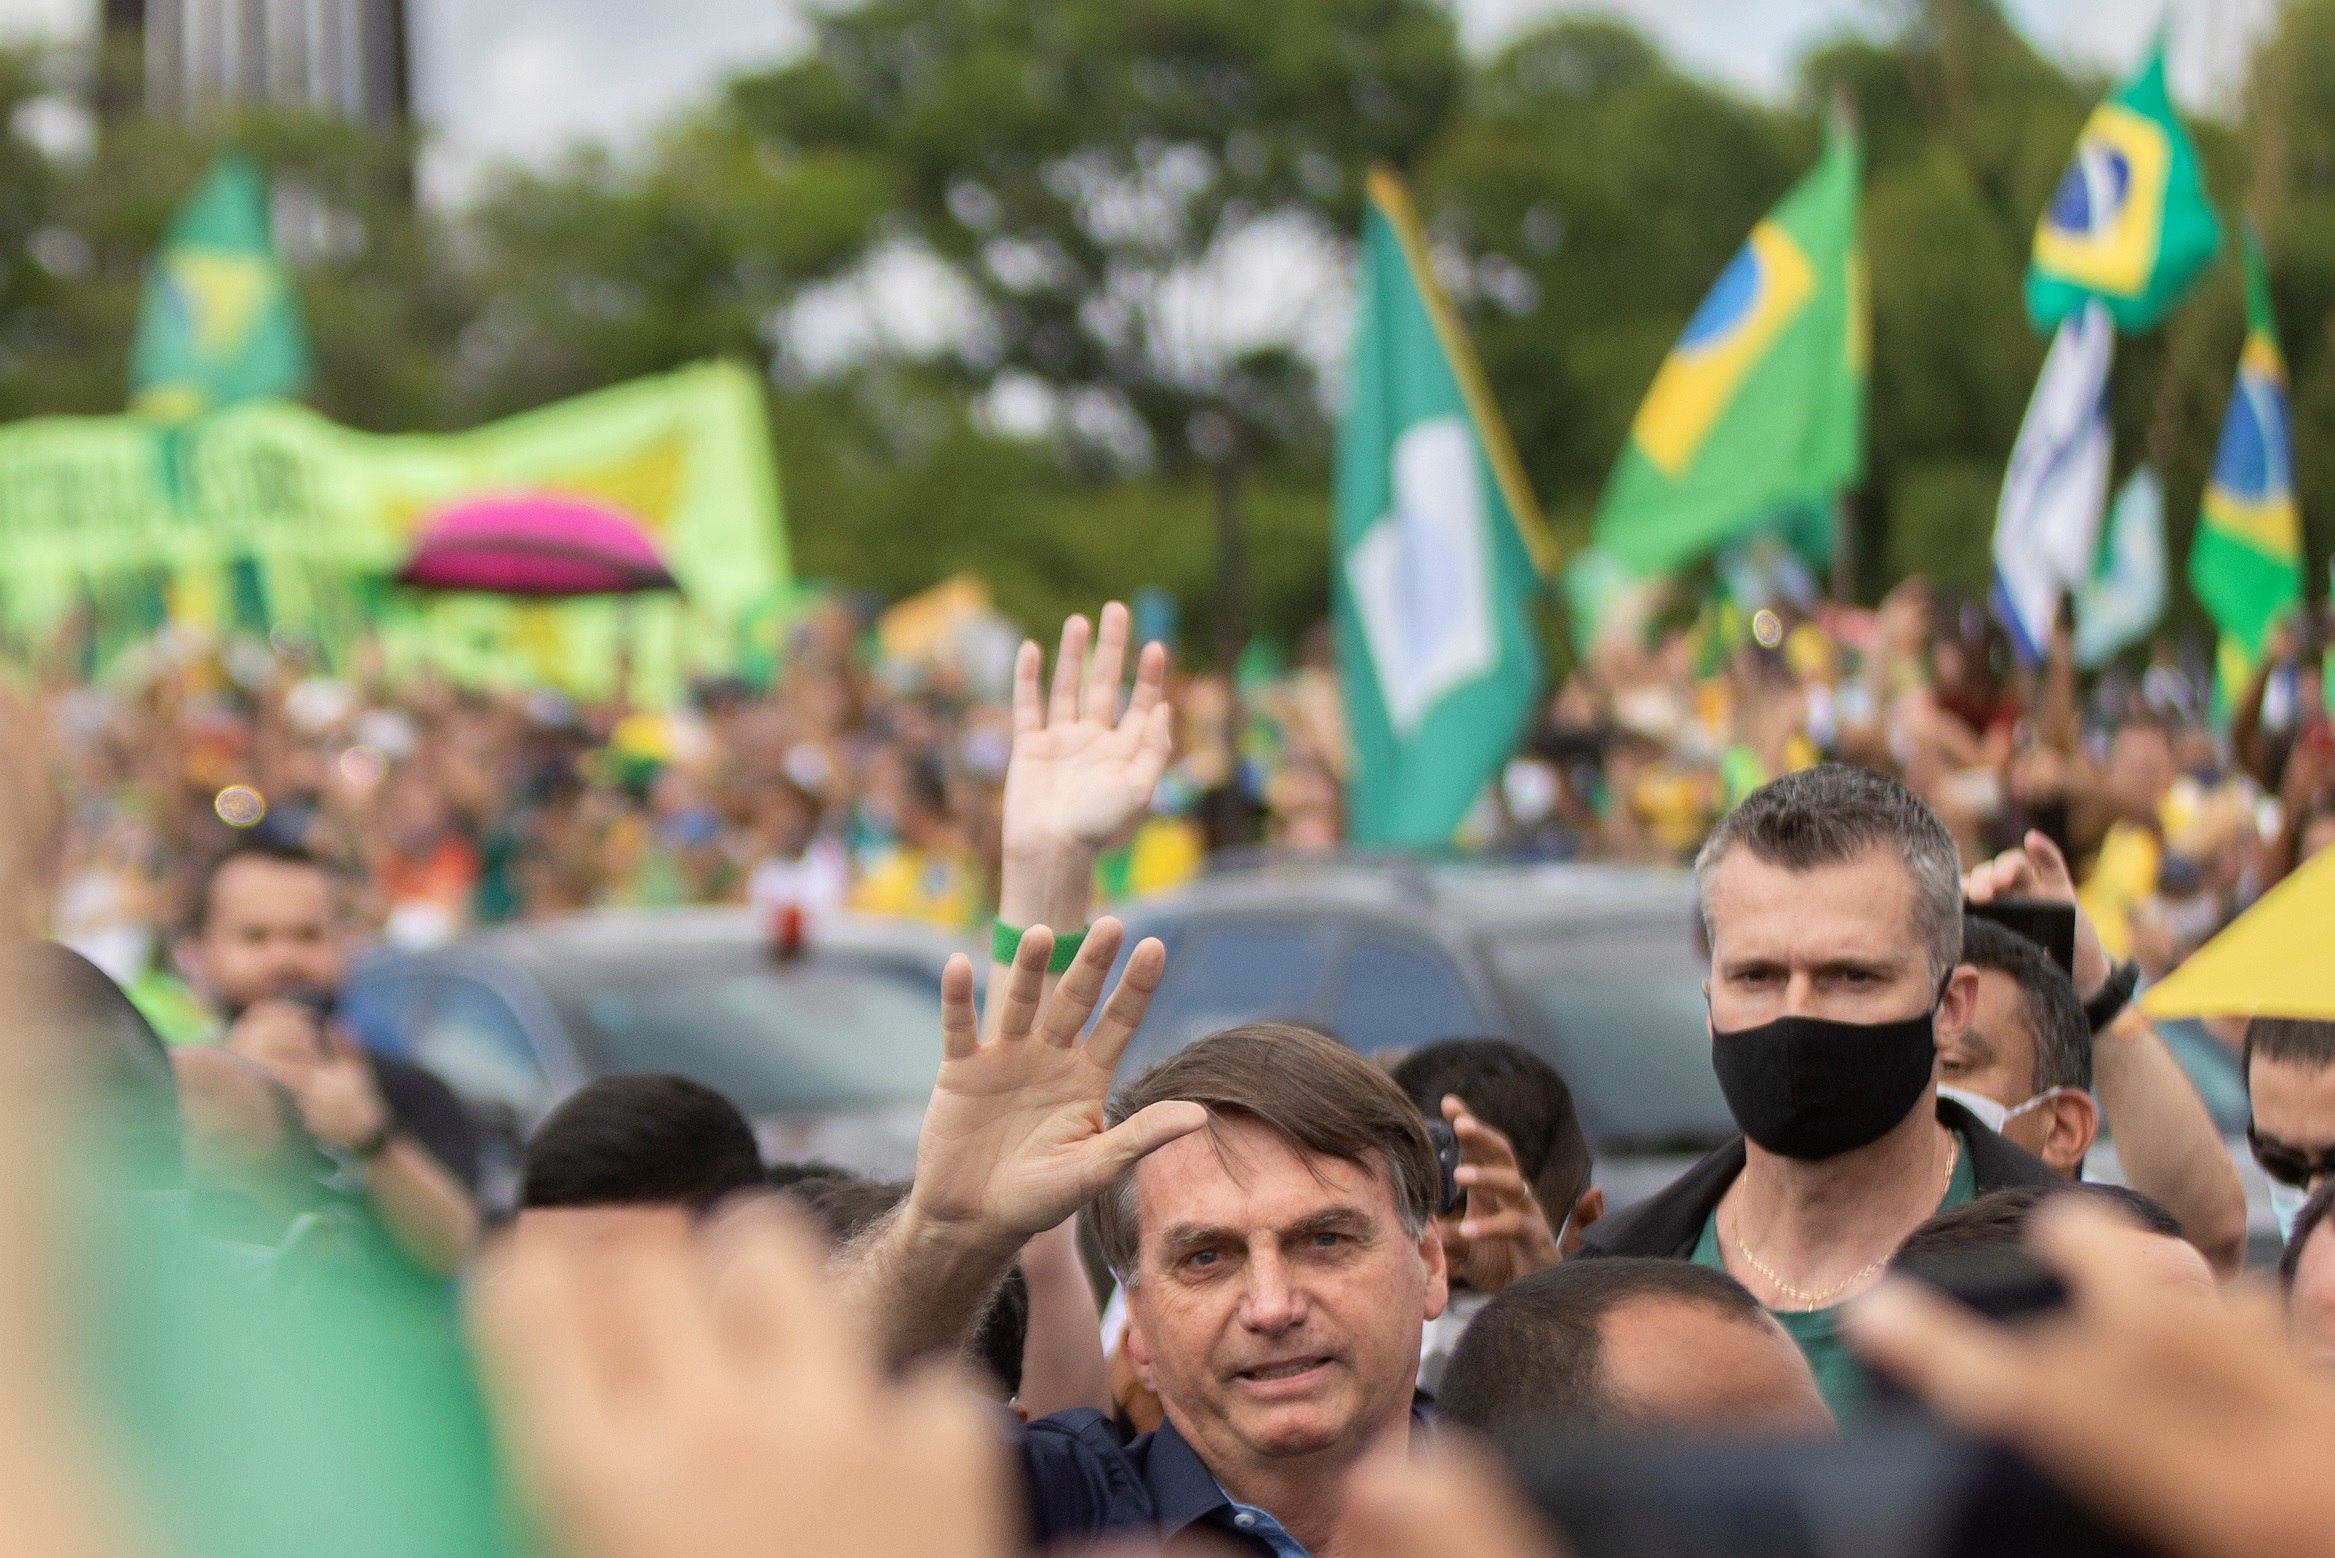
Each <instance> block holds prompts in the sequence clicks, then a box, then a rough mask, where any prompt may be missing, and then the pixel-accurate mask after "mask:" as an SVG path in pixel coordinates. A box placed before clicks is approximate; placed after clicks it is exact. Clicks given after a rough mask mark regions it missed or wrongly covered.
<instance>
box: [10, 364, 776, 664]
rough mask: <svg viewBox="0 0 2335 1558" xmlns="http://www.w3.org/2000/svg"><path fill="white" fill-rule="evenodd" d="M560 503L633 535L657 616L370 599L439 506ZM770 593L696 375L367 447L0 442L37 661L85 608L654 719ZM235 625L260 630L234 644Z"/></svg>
mask: <svg viewBox="0 0 2335 1558" xmlns="http://www.w3.org/2000/svg"><path fill="white" fill-rule="evenodd" d="M514 493H559V494H563V495H567V496H572V497H579V498H584V499H587V500H590V501H592V502H594V503H596V504H599V505H602V506H605V507H608V508H612V509H615V510H617V511H619V512H621V513H622V514H624V515H625V516H626V517H628V518H629V519H631V520H633V521H634V522H635V523H637V524H638V526H639V527H640V529H641V530H642V532H643V533H644V534H645V535H647V536H648V537H649V539H650V540H651V541H652V542H653V543H654V545H655V547H656V549H657V552H658V554H659V556H660V558H661V559H662V561H663V562H664V564H665V565H666V567H667V568H668V569H669V570H670V571H671V573H672V575H673V577H674V579H675V580H676V581H678V582H679V584H680V587H681V589H680V594H679V596H678V597H677V598H676V597H672V596H643V597H635V598H631V599H627V600H621V601H616V600H605V599H602V600H575V601H562V602H556V603H553V602H545V603H523V602H516V601H506V600H501V599H497V598H492V597H429V596H418V595H413V594H410V593H407V592H402V591H398V590H395V589H394V588H392V587H390V586H388V585H387V584H386V580H387V579H388V577H389V576H390V575H392V574H394V573H395V572H396V570H397V568H398V567H399V566H400V564H401V563H402V562H403V561H404V560H405V557H406V555H407V552H408V549H409V547H410V546H411V544H412V541H413V539H414V537H415V536H416V535H417V534H418V533H419V532H420V531H421V530H422V529H423V528H424V527H425V526H427V525H428V523H429V522H430V521H431V520H432V519H433V518H435V517H436V516H438V515H439V514H442V513H444V512H445V511H446V510H447V509H448V508H450V507H452V506H453V505H455V504H457V503H460V502H463V501H466V500H469V499H474V498H480V497H486V496H490V495H496V494H514ZM787 578H788V558H787V547H786V536H785V531H784V528H783V525H782V521H781V516H780V511H779V499H778V481H777V475H776V471H775V468H774V466H773V463H772V460H771V454H770V438H769V431H768V426H767V423H766V421H765V419H764V414H763V404H762V395H761V389H760V387H759V385H758V384H757V383H756V381H755V379H754V378H753V376H752V375H751V374H749V373H747V372H746V371H745V370H744V369H742V368H739V367H737V366H735V365H732V364H727V363H713V364H705V365H700V366H696V367H691V368H684V369H680V370H678V371H676V372H673V373H669V374H664V375H660V376H658V377H655V378H649V379H641V380H636V381H634V382H632V383H629V384H622V385H618V386H616V387H614V388H611V389H606V390H601V391H597V392H595V393H593V394H589V395H581V396H578V397H576V398H574V399H572V400H566V401H561V402H558V403H556V404H553V405H550V406H545V407H542V408H540V409H538V410H535V411H530V412H526V413H524V414H522V415H519V416H515V417H510V418H507V419H505V420H503V421H500V422H494V423H490V424H488V425H486V426H484V427H480V428H476V429H473V430H471V431H469V432H463V433H451V434H397V435H386V436H385V435H380V434H372V433H360V432H356V431H353V430H351V429H348V428H344V427H341V426H338V425H337V424H335V423H332V422H330V421H328V420H326V419H325V418H324V417H322V416H320V415H318V414H317V413H316V412H313V411H310V410H308V409H307V408H305V407H302V406H298V405H294V404H291V403H289V402H285V401H275V400H258V401H247V402H244V403H241V404H239V405H235V406H231V407H228V408H226V409H224V410H221V411H218V412H215V413H213V414H212V415H210V416H208V417H205V418H202V419H200V420H197V421H195V422H191V423H187V424H184V425H183V426H180V427H178V428H175V429H170V430H165V429H164V428H163V427H162V426H160V425H158V424H156V423H153V422H150V421H146V420H143V419H140V418H134V417H44V418H36V419H32V420H28V421H23V422H18V423H16V424H14V425H12V426H7V427H0V623H4V624H5V626H6V627H7V629H8V630H9V631H10V632H11V633H12V634H16V635H19V636H24V637H36V638H37V637H39V636H41V635H42V634H44V633H46V632H48V631H51V630H53V629H54V628H55V626H56V625H57V624H58V623H60V622H61V621H63V620H64V619H65V617H66V615H67V614H68V613H69V612H70V611H71V610H72V609H73V608H74V606H75V605H77V604H78V603H81V602H83V601H86V600H96V601H99V602H101V603H102V602H105V601H108V600H113V599H118V598H124V597H123V591H124V589H125V587H130V588H131V593H132V594H137V593H140V591H141V590H143V593H145V594H152V593H153V591H152V589H151V588H150V587H148V586H146V585H144V584H142V581H154V580H162V581H166V587H165V588H164V590H163V600H164V602H165V604H166V607H167V611H168V614H169V616H170V617H171V618H172V619H173V620H176V621H182V622H188V623H190V624H193V625H196V626H200V627H203V628H208V629H212V630H215V631H216V630H225V629H228V628H233V627H236V626H253V625H257V626H261V627H263V628H264V627H265V626H270V625H274V624H277V623H289V624H291V625H293V626H296V627H298V628H301V629H304V630H306V631H307V632H308V633H310V634H311V635H313V636H314V637H315V638H317V639H318V640H319V641H320V642H322V643H324V644H325V645H327V646H328V648H329V647H330V646H332V645H334V644H335V643H343V642H346V641H347V640H348V639H350V638H351V637H352V636H354V635H356V634H360V633H362V632H364V631H366V630H367V629H368V628H371V629H373V630H377V631H378V633H379V634H380V637H381V640H382V643H383V646H384V648H385V650H386V652H387V654H388V657H389V660H390V663H391V665H392V666H393V667H395V668H402V669H419V668H423V667H429V668H434V669H437V670H440V671H443V672H446V673H447V674H451V675H454V676H457V677H458V678H460V679H462V680H465V681H474V682H475V681H490V682H491V681H504V682H511V683H520V684H542V685H551V686H559V687H564V688H567V689H568V690H570V691H573V692H575V693H578V694H580V695H583V696H598V695H602V694H605V693H607V692H610V691H613V690H614V685H615V679H616V677H617V676H618V674H619V673H620V671H621V670H624V669H626V668H627V667H629V671H630V674H631V677H632V683H631V690H632V692H633V694H634V696H635V697H638V698H642V699H645V700H648V701H665V700H667V699H669V698H670V697H672V696H673V695H674V694H675V693H677V692H678V690H679V688H680V687H681V685H682V682H683V681H684V679H685V678H686V677H687V676H689V675H690V674H693V673H699V672H714V673H718V672H728V671H733V670H736V669H737V668H738V667H739V666H741V665H742V664H745V663H747V662H749V661H750V660H753V659H755V658H757V657H758V656H759V655H760V654H762V653H765V652H766V649H767V646H765V645H763V644H762V643H761V642H760V639H761V637H762V636H763V635H766V634H767V633H768V632H770V631H771V630H772V625H771V617H772V613H773V612H774V611H775V608H776V606H777V603H778V602H779V601H780V600H781V599H782V597H783V595H784V590H785V585H786V583H787ZM255 614H256V615H257V616H259V617H262V618H265V619H267V620H266V621H265V622H261V623H256V624H255V623H253V622H252V621H251V620H250V619H251V618H252V617H253V616H254V615H255Z"/></svg>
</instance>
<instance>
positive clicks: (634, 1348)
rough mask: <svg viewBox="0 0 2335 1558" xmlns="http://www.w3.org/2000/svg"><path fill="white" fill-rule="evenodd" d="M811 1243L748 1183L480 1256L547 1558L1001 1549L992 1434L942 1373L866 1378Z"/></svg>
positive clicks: (499, 1409) (871, 1366) (498, 1356)
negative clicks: (606, 1230)
mask: <svg viewBox="0 0 2335 1558" xmlns="http://www.w3.org/2000/svg"><path fill="white" fill-rule="evenodd" d="M822 1259H823V1256H822V1251H821V1249H820V1246H819V1244H818V1241H817V1240H815V1239H814V1238H813V1237H812V1236H811V1235H810V1234H809V1232H808V1231H807V1230H805V1229H804V1228H803V1227H802V1226H800V1224H799V1223H798V1222H797V1220H796V1219H795V1217H794V1216H793V1214H791V1213H789V1212H788V1211H786V1210H785V1209H783V1208H781V1207H779V1206H777V1205H776V1204H774V1203H773V1202H771V1201H770V1200H767V1199H765V1200H762V1201H758V1202H756V1203H754V1204H753V1205H750V1206H748V1207H745V1208H742V1209H740V1210H739V1211H737V1212H735V1213H732V1214H730V1215H729V1216H727V1217H724V1218H722V1219H721V1220H720V1222H719V1223H718V1224H717V1225H716V1226H715V1227H714V1228H713V1229H712V1230H711V1231H710V1232H708V1233H702V1234H701V1233H698V1232H694V1231H690V1230H686V1229H682V1228H678V1227H668V1226H663V1225H644V1226H642V1227H641V1228H639V1229H638V1230H635V1231H634V1236H630V1237H626V1238H621V1239H609V1238H605V1237H603V1238H601V1239H598V1240H592V1241H581V1240H574V1239H565V1238H548V1237H542V1236H540V1235H531V1236H530V1237H529V1238H527V1239H525V1240H523V1241H518V1242H515V1243H511V1244H506V1245H505V1246H503V1247H501V1248H500V1249H498V1250H496V1251H494V1252H492V1253H490V1255H489V1256H488V1257H487V1258H486V1260H485V1261H484V1263H483V1264H482V1267H481V1270H480V1274H479V1279H478V1281H477V1282H476V1283H475V1284H474V1286H473V1289H472V1297H471V1310H472V1323H473V1326H474V1329H475V1331H476V1333H477V1337H478V1342H479V1351H480V1357H481V1362H482V1366H483V1369H484V1372H485V1375H486V1380H487V1385H488V1394H489V1400H490V1403H491V1405H492V1407H493V1409H494V1414H495V1418H496V1425H497V1427H498V1429H499V1430H500V1432H501V1434H502V1436H503V1439H504V1442H505V1444H506V1447H507V1451H508V1453H509V1455H510V1458H511V1461H512V1463H513V1465H514V1467H515V1468H516V1470H517V1473H518V1475H519V1478H520V1481H521V1483H522V1485H523V1486H524V1487H525V1489H526V1490H527V1492H528V1494H529V1495H530V1498H531V1500H532V1502H533V1505H534V1508H535V1509H536V1511H537V1514H538V1516H539V1517H540V1519H541V1521H542V1523H543V1526H544V1528H545V1530H546V1532H547V1533H548V1534H549V1535H550V1537H551V1538H552V1540H553V1543H554V1544H555V1546H556V1548H557V1551H558V1552H559V1553H560V1554H561V1555H562V1558H673V1555H675V1554H683V1553H686V1554H689V1555H690V1558H764V1555H779V1554H785V1555H789V1558H792V1555H797V1554H805V1553H818V1554H822V1555H832V1558H851V1555H855V1554H864V1555H867V1558H1002V1555H1003V1554H1004V1553H1005V1551H1006V1547H1007V1541H1008V1530H1009V1521H1008V1515H1007V1504H1006V1495H1005V1481H1004V1473H1005V1469H1006V1468H1005V1464H1004V1446H1003V1444H1002V1442H1001V1441H1000V1439H999V1438H998V1436H997V1434H996V1432H995V1430H994V1429H993V1428H992V1427H991V1426H990V1425H989V1424H988V1423H987V1422H986V1421H985V1420H984V1419H983V1417H982V1416H981V1409H980V1407H979V1405H978V1404H977V1401H976V1399H975V1397H974V1396H973V1395H972V1393H971V1392H969V1391H967V1390H965V1389H964V1388H963V1387H962V1386H961V1385H959V1384H957V1383H955V1382H954V1381H952V1380H951V1379H949V1378H946V1377H944V1376H942V1375H941V1374H938V1373H926V1374H923V1375H920V1376H918V1377H916V1378H914V1379H913V1380H911V1381H910V1382H909V1383H907V1384H904V1385H894V1384H891V1383H888V1382H887V1381H885V1380H884V1379H883V1378H882V1376H881V1375H880V1373H879V1372H878V1369H877V1366H876V1360H875V1354H874V1351H873V1348H872V1345H871V1342H870V1340H869V1338H868V1337H867V1335H866V1334H865V1333H864V1331H863V1330H861V1329H860V1328H859V1327H857V1326H856V1325H855V1324H854V1322H853V1319H852V1317H851V1316H850V1315H848V1314H846V1313H844V1312H842V1311H840V1310H839V1308H838V1306H837V1305H836V1304H835V1303H834V1301H833V1296H832V1295H831V1294H830V1293H829V1292H827V1291H826V1290H825V1288H824V1287H823V1285H822V1283H821V1280H820V1268H821V1264H822Z"/></svg>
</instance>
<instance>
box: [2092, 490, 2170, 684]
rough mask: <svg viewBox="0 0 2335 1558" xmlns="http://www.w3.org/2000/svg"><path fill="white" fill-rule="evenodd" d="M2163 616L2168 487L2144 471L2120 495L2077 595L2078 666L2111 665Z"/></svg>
mask: <svg viewBox="0 0 2335 1558" xmlns="http://www.w3.org/2000/svg"><path fill="white" fill-rule="evenodd" d="M2164 614H2165V484H2164V483H2163V482H2161V481H2159V480H2158V479H2157V473H2156V472H2155V471H2153V470H2151V469H2150V468H2149V467H2147V466H2145V465H2144V466H2142V467H2141V468H2140V469H2138V470H2136V471H2134V472H2133V473H2132V475H2131V476H2129V477H2127V478H2126V479H2125V483H2124V485H2123V486H2122V487H2121V488H2119V489H2118V490H2117V493H2116V502H2115V504H2114V505H2113V506H2112V507H2111V508H2110V509H2109V510H2108V538H2107V540H2106V541H2105V542H2104V543H2103V544H2102V546H2101V549H2100V562H2099V566H2098V567H2097V568H2096V569H2094V570H2093V573H2092V577H2091V578H2089V579H2087V580H2085V581H2084V586H2083V588H2082V589H2080V590H2078V591H2076V664H2078V665H2080V666H2083V667H2084V668H2085V669H2087V670H2089V669H2092V668H2094V667H2097V666H2102V665H2105V664H2107V663H2108V662H2109V661H2110V660H2112V659H2114V658H2115V657H2116V654H2117V652H2118V651H2119V650H2121V649H2123V648H2124V647H2125V646H2126V645H2128V644H2137V643H2139V642H2140V641H2141V640H2142V639H2144V638H2146V637H2148V635H2149V633H2150V631H2151V630H2153V629H2154V628H2155V627H2156V625H2157V622H2158V620H2159V619H2160V618H2162V617H2163V616H2164Z"/></svg>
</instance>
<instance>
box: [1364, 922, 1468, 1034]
mask: <svg viewBox="0 0 2335 1558" xmlns="http://www.w3.org/2000/svg"><path fill="white" fill-rule="evenodd" d="M1329 1026H1330V1031H1331V1032H1332V1033H1335V1034H1336V1035H1337V1036H1338V1037H1339V1038H1341V1039H1344V1040H1345V1041H1346V1042H1347V1043H1348V1044H1351V1045H1352V1046H1354V1048H1356V1049H1358V1050H1360V1051H1362V1053H1363V1054H1365V1055H1368V1054H1371V1053H1372V1052H1374V1051H1377V1050H1383V1049H1410V1048H1414V1047H1416V1046H1418V1045H1421V1044H1432V1043H1434V1042H1435V1041H1436V1040H1437V1039H1457V1038H1467V1037H1470V1036H1472V1035H1475V1034H1479V1033H1481V1032H1483V1031H1484V1026H1485V1025H1484V1020H1483V1018H1482V1017H1480V1016H1479V1015H1478V1014H1477V1012H1476V1008H1475V1003H1474V1002H1473V1001H1471V1000H1469V999H1468V993H1467V986H1466V985H1465V984H1464V983H1462V982H1461V980H1460V977H1459V970H1458V969H1457V968H1455V967H1453V966H1452V962H1451V959H1450V958H1449V957H1447V956H1446V955H1445V954H1444V953H1443V952H1442V950H1441V949H1439V948H1436V947H1432V946H1426V945H1422V944H1419V943H1416V942H1411V941H1406V940H1400V939H1398V938H1396V937H1393V936H1382V935H1377V934H1374V933H1372V932H1367V931H1365V932H1363V933H1361V934H1359V935H1357V936H1355V937H1354V938H1353V939H1352V940H1351V941H1349V942H1348V943H1347V944H1346V950H1345V952H1344V953H1343V954H1342V955H1341V956H1340V957H1339V959H1338V977H1337V979H1336V981H1335V986H1334V989H1333V991H1332V994H1331V998H1330V1012H1329Z"/></svg>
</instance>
